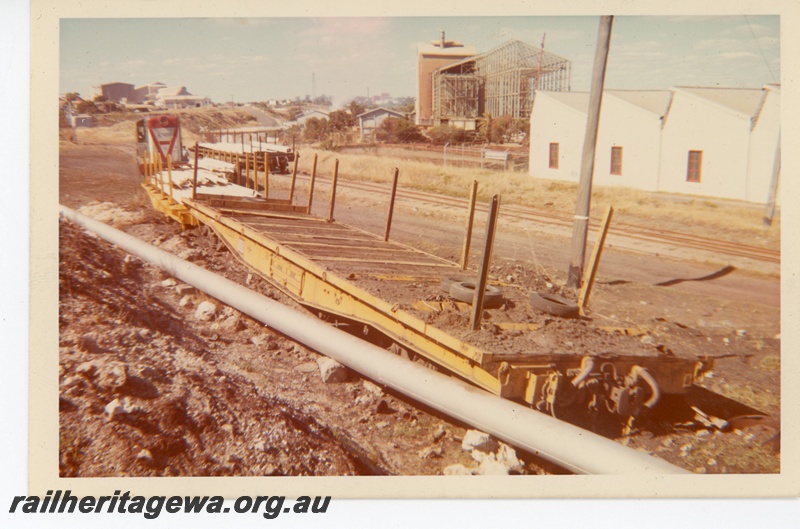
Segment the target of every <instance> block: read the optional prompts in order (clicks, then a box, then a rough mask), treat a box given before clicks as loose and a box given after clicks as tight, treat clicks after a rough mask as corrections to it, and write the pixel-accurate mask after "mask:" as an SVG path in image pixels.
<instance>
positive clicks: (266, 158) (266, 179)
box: [264, 151, 269, 199]
mask: <svg viewBox="0 0 800 529" xmlns="http://www.w3.org/2000/svg"><path fill="white" fill-rule="evenodd" d="M264 198H265V199H267V198H269V153H268V152H266V151H264Z"/></svg>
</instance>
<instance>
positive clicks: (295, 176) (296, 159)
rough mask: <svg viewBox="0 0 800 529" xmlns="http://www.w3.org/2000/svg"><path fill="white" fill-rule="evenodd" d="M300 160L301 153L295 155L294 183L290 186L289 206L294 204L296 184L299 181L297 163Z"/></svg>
mask: <svg viewBox="0 0 800 529" xmlns="http://www.w3.org/2000/svg"><path fill="white" fill-rule="evenodd" d="M298 160H300V153H297V154H295V155H294V168H293V169H292V183H291V185H290V186H289V204H293V203H294V183H295V180H296V179H297V162H298Z"/></svg>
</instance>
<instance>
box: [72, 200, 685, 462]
mask: <svg viewBox="0 0 800 529" xmlns="http://www.w3.org/2000/svg"><path fill="white" fill-rule="evenodd" d="M59 213H60V215H61V216H62V217H64V218H66V219H69V220H70V221H72V222H75V223H76V224H78V225H80V226H82V227H84V228H85V229H87V230H89V231H91V232H93V233H95V234H97V235H98V236H100V237H102V238H103V239H105V240H107V241H108V242H110V243H112V244H114V245H116V246H118V247H119V248H121V249H123V250H125V251H126V252H128V253H130V254H132V255H135V256H137V257H139V258H141V259H143V260H144V261H147V262H149V263H151V264H153V265H155V266H158V267H160V268H162V269H163V270H165V271H167V272H168V273H169V274H171V275H172V276H174V277H176V278H177V279H179V280H181V281H183V282H185V283H188V284H190V285H192V286H194V287H196V288H198V289H200V290H202V291H204V292H206V293H207V294H209V295H211V296H213V297H214V298H216V299H218V300H219V301H221V302H222V303H225V304H227V305H229V306H231V307H234V308H236V309H237V310H239V311H241V312H243V313H245V314H247V315H249V316H250V317H252V318H254V319H256V320H258V321H260V322H262V323H264V324H265V325H267V326H269V327H271V328H273V329H274V330H276V331H278V332H280V333H282V334H284V335H286V336H288V337H289V338H291V339H293V340H296V341H298V342H300V343H302V344H304V345H305V346H307V347H309V348H311V349H313V350H315V351H318V352H320V353H322V354H325V355H327V356H329V357H331V358H333V359H335V360H337V361H339V362H341V363H342V364H344V365H346V366H348V367H350V368H351V369H353V370H355V371H357V372H359V373H361V374H362V375H364V376H366V377H368V378H370V379H372V380H374V381H376V382H378V383H380V384H383V385H385V386H387V387H389V388H392V389H393V390H396V391H398V392H400V393H403V394H404V395H407V396H409V397H410V398H412V399H414V400H416V401H417V402H420V403H422V404H424V405H426V406H429V407H431V408H433V409H436V410H438V411H440V412H442V413H444V414H446V415H449V416H450V417H453V418H455V419H457V420H459V421H461V422H463V423H466V424H468V425H470V426H472V427H475V428H478V429H480V430H482V431H485V432H488V433H490V434H492V435H494V436H496V437H497V438H499V439H501V440H503V441H505V442H507V443H509V444H511V445H514V446H517V447H520V448H522V449H524V450H527V451H529V452H531V453H533V454H536V455H537V456H539V457H542V458H544V459H546V460H548V461H550V462H552V463H555V464H556V465H558V466H560V467H563V468H565V469H567V470H569V471H571V472H574V473H577V474H625V475H637V474H638V475H641V474H646V475H663V474H690V472H689V471H687V470H685V469H682V468H679V467H676V466H674V465H672V464H670V463H668V462H666V461H664V460H661V459H658V458H656V457H654V456H651V455H648V454H645V453H643V452H638V451H635V450H632V449H630V448H627V447H625V446H623V445H621V444H619V443H616V442H614V441H611V440H610V439H606V438H605V437H601V436H599V435H597V434H594V433H591V432H589V431H587V430H583V429H581V428H578V427H577V426H573V425H571V424H569V423H565V422H562V421H559V420H557V419H554V418H553V417H550V416H548V415H545V414H543V413H539V412H536V411H533V410H531V409H530V408H527V407H523V406H520V405H519V404H515V403H513V402H511V401H508V400H505V399H502V398H499V397H496V396H494V395H492V394H490V393H488V392H485V391H482V390H480V389H478V388H475V387H474V386H471V385H469V384H466V383H465V382H462V381H460V380H458V379H456V378H453V377H448V376H445V375H442V374H439V373H436V372H434V371H432V370H430V369H426V368H424V367H422V366H420V365H417V364H415V363H413V362H409V361H407V360H404V359H402V358H400V357H399V356H396V355H393V354H392V353H390V352H388V351H386V350H384V349H381V348H379V347H377V346H374V345H372V344H369V343H367V342H365V341H363V340H361V339H359V338H357V337H355V336H352V335H350V334H347V333H345V332H344V331H340V330H338V329H336V328H334V327H333V326H330V325H328V324H325V323H323V322H321V321H320V320H318V319H316V318H314V317H312V316H309V315H307V314H304V313H301V312H298V311H296V310H294V309H292V308H290V307H287V306H285V305H283V304H281V303H279V302H277V301H273V300H271V299H269V298H267V297H265V296H262V295H261V294H258V293H256V292H254V291H252V290H250V289H248V288H246V287H244V286H242V285H239V284H237V283H234V282H233V281H230V280H228V279H226V278H223V277H221V276H219V275H217V274H215V273H213V272H210V271H208V270H205V269H203V268H201V267H199V266H197V265H194V264H192V263H190V262H188V261H185V260H183V259H180V258H178V257H176V256H174V255H172V254H170V253H168V252H165V251H164V250H160V249H158V248H156V247H154V246H152V245H150V244H147V243H145V242H144V241H141V240H139V239H136V238H135V237H133V236H131V235H128V234H127V233H124V232H122V231H119V230H117V229H114V228H111V227H110V226H108V225H106V224H103V223H102V222H99V221H97V220H94V219H92V218H90V217H87V216H85V215H82V214H80V213H78V212H76V211H74V210H72V209H70V208H67V207H66V206H63V205H59Z"/></svg>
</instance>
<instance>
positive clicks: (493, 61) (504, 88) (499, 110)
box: [431, 39, 572, 129]
mask: <svg viewBox="0 0 800 529" xmlns="http://www.w3.org/2000/svg"><path fill="white" fill-rule="evenodd" d="M571 78H572V63H571V61H570V60H569V59H565V58H564V57H560V56H558V55H556V54H554V53H550V52H548V51H544V50H543V49H541V48H537V47H535V46H532V45H530V44H528V43H526V42H522V41H521V40H516V39H512V40H509V41H507V42H505V43H503V44H501V45H500V46H497V47H496V48H493V49H492V50H489V51H487V52H485V53H481V54H479V55H475V56H473V57H469V58H466V59H462V60H460V61H457V62H455V63H452V64H448V65H446V66H442V67H440V68H438V69H436V70H435V71H434V72H433V74H432V78H431V83H432V91H433V98H432V99H433V104H432V107H433V109H432V110H433V112H432V114H433V119H434V123H435V124H442V123H450V124H457V125H459V126H464V128H467V129H471V128H474V126H475V122H476V120H477V119H478V118H480V117H481V116H482V115H484V114H490V115H492V116H494V117H500V116H511V117H514V118H528V117H530V114H531V109H532V107H533V96H534V93H535V92H536V90H537V89H539V90H550V91H569V90H570V88H571V80H572V79H571Z"/></svg>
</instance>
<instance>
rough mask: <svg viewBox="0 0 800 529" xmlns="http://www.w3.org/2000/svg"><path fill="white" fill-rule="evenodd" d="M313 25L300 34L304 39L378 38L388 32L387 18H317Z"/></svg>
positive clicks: (388, 23) (388, 20)
mask: <svg viewBox="0 0 800 529" xmlns="http://www.w3.org/2000/svg"><path fill="white" fill-rule="evenodd" d="M314 21H315V22H316V23H315V24H314V25H312V26H311V27H309V28H308V29H306V30H303V31H301V32H300V35H301V36H304V37H317V38H321V39H325V40H327V41H336V40H340V39H352V38H356V39H363V38H370V37H371V38H378V37H380V36H381V35H382V34H383V32H384V31H388V29H389V26H390V24H391V21H390V19H388V18H367V17H364V18H319V19H314Z"/></svg>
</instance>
